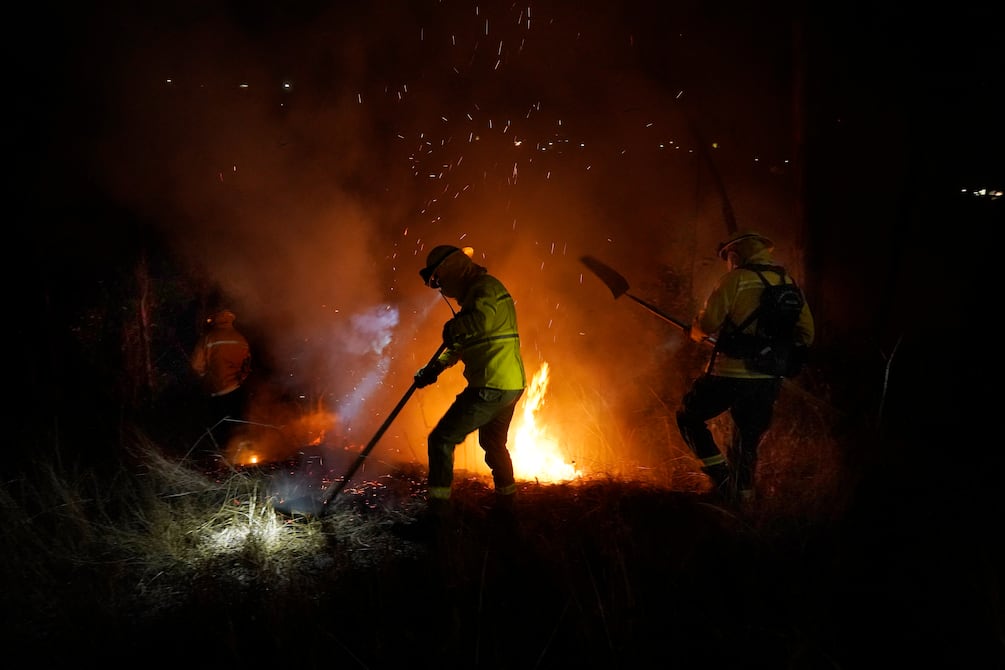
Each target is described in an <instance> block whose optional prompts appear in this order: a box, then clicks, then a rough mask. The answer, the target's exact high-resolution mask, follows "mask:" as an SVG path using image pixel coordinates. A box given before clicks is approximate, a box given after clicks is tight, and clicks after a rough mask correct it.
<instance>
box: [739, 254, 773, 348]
mask: <svg viewBox="0 0 1005 670" xmlns="http://www.w3.org/2000/svg"><path fill="white" fill-rule="evenodd" d="M740 267H742V268H743V269H745V270H750V271H752V272H754V273H755V274H757V276H758V277H760V278H761V283H762V284H764V286H765V287H768V286H771V282H769V281H768V280H767V278H766V277H765V276H764V275H763V274H761V271H762V270H772V271H774V272H777V273H778V274H779V275H781V277H782V283H783V284H784V283H785V268H782V267H779V266H776V265H742V266H740ZM760 314H761V306H760V305H758V306H757V308H756V309H755V310H754V311H753V312H751V313H750V315H749V316H748V317H747V318H746V319H744V320H743V323H741V324H740V325H739V326H737V327H736V328H734V329H733V332H734V333H742V332H743V329H744V328H746V327H747V326H749V325H750V324H752V323H753V322H754V319H756V318H757V317H758V316H760Z"/></svg>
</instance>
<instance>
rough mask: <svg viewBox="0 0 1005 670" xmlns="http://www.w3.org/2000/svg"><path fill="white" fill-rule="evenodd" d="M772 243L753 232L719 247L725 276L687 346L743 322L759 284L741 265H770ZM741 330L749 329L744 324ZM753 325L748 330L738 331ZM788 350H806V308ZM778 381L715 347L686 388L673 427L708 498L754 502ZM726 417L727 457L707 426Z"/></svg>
mask: <svg viewBox="0 0 1005 670" xmlns="http://www.w3.org/2000/svg"><path fill="white" fill-rule="evenodd" d="M773 248H774V243H773V242H772V241H771V240H770V239H769V238H767V237H764V236H763V235H760V234H758V233H756V232H738V233H735V234H734V235H732V236H730V238H729V239H727V240H726V241H725V242H723V243H722V244H720V245H719V249H718V253H719V257H720V258H721V259H722V260H723V261H725V262H726V267H727V272H726V274H724V275H723V276H722V277H721V278H720V279H719V281H718V283H717V285H716V286H715V288H714V289H713V290H712V292H711V293H710V294H709V296H708V298H707V299H706V301H705V303H704V305H703V306H702V308H701V310H699V312H698V314H697V315H696V316H695V319H694V321H693V323H692V324H691V327H690V336H691V339H693V340H695V341H696V342H701V341H703V340H707V339H710V338H712V339H720V338H722V336H723V335H724V333H726V332H727V330H726V329H728V328H731V327H735V326H737V325H741V324H744V323H745V322H747V319H748V317H749V316H750V315H751V314H752V313H753V312H754V310H756V309H757V307H758V305H759V304H760V297H761V291H762V289H763V283H762V281H761V279H760V277H758V275H757V273H756V272H754V271H753V270H751V269H747V268H744V267H742V266H750V265H757V266H777V263H775V261H774V260H773V258H772V254H771V252H772V250H773ZM762 274H763V275H764V276H765V277H766V278H767V281H768V282H769V283H771V284H777V283H778V282H779V281H780V280H781V278H780V277H779V276H778V275H777V273H772V272H771V271H770V270H769V271H765V272H763V273H762ZM748 323H749V322H748ZM755 326H756V322H755V323H749V325H748V326H747V328H746V329H745V331H746V330H749V329H752V328H754V327H755ZM793 336H794V340H795V344H796V345H799V346H802V347H809V346H810V345H811V344H812V343H813V337H814V326H813V316H812V314H811V312H810V308H809V307H808V306H807V305H806V303H805V302H804V303H803V306H802V309H801V310H800V312H799V316H798V320H797V322H796V324H795V328H794V334H793ZM781 384H782V378H781V377H779V376H776V375H770V374H764V373H762V372H757V371H755V370H753V369H751V368H750V366H749V365H748V364H747V362H746V361H745V360H744V359H743V358H738V357H735V356H730V355H729V354H727V353H726V352H724V351H719V350H718V348H716V350H715V351H714V353H713V355H712V358H711V360H710V361H709V364H708V367H707V368H706V370H705V373H704V374H703V375H701V376H700V377H699V378H698V379H696V380H695V381H694V383H693V384H692V386H691V388H690V389H689V390H688V392H687V393H686V394H685V396H684V398H683V401H682V403H681V406H680V408H679V409H678V411H677V425H678V427H679V429H680V433H681V436H682V437H683V438H684V442H685V443H686V444H687V446H688V447H689V448H690V449H691V451H692V452H694V454H695V456H697V457H698V459H699V460H700V461H701V464H702V471H703V472H704V473H705V474H706V475H707V476H708V477H709V478H710V479H711V480H712V483H713V485H714V486H715V487H716V491H717V492H718V493H720V494H722V496H723V497H724V498H726V499H727V500H730V501H734V500H735V501H738V502H741V503H742V502H748V501H750V500H752V499H753V497H754V471H755V468H756V466H757V451H758V447H759V446H760V443H761V438H762V437H763V436H764V433H765V432H767V430H768V428H769V427H770V425H771V419H772V415H773V413H774V405H775V401H776V400H777V399H778V393H779V391H780V389H781ZM726 411H729V413H730V416H731V418H732V420H733V424H734V427H735V430H736V435H735V439H734V441H733V443H732V445H731V446H730V448H729V449H727V453H725V454H724V453H723V452H722V451H720V449H719V447H718V446H716V444H715V440H714V439H713V437H712V433H711V432H710V431H709V429H708V425H707V424H708V422H709V421H710V420H712V419H713V418H715V417H717V416H719V415H721V414H722V413H723V412H726Z"/></svg>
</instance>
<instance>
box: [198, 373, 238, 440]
mask: <svg viewBox="0 0 1005 670" xmlns="http://www.w3.org/2000/svg"><path fill="white" fill-rule="evenodd" d="M247 403H248V391H247V388H246V387H244V386H240V387H238V388H237V389H236V390H234V391H231V392H230V393H227V394H225V395H219V396H210V397H209V398H208V399H207V402H206V416H205V419H204V422H205V424H206V429H207V430H210V431H211V433H212V435H213V441H214V442H215V443H216V444H215V445H214V446H215V447H217V448H219V449H225V448H226V447H227V443H228V442H229V441H230V439H231V438H232V437H234V436H235V435H236V434H237V433H239V432H240V429H241V425H242V422H243V421H244V414H245V409H246V408H245V406H246V405H247Z"/></svg>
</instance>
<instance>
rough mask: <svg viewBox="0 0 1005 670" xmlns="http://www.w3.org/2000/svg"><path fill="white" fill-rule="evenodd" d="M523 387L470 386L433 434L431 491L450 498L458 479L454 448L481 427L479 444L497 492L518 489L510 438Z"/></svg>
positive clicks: (430, 461)
mask: <svg viewBox="0 0 1005 670" xmlns="http://www.w3.org/2000/svg"><path fill="white" fill-rule="evenodd" d="M521 395H523V390H516V391H500V390H499V389H489V388H466V389H464V390H463V391H461V392H460V393H459V394H458V395H457V397H456V398H454V402H453V404H451V405H450V407H449V408H448V409H447V411H446V413H445V414H444V415H443V417H442V418H441V419H440V421H439V422H438V423H437V424H436V427H435V428H433V430H432V432H431V433H430V434H429V442H428V449H429V495H430V497H431V498H441V499H443V498H449V497H450V486H451V484H452V483H453V479H454V449H455V448H456V447H457V445H458V444H460V443H461V442H463V441H464V440H465V438H467V436H468V435H470V434H471V433H472V432H474V431H476V430H477V431H478V444H479V445H480V446H481V448H482V449H483V450H484V451H485V464H486V465H488V466H489V469H490V470H491V471H492V481H493V483H494V484H495V490H496V492H497V493H512V492H513V489H514V484H515V481H514V478H513V461H512V460H511V458H510V453H509V450H508V449H507V448H506V440H507V439H508V437H509V426H510V422H512V421H513V412H514V410H515V409H516V403H517V401H518V400H520V396H521Z"/></svg>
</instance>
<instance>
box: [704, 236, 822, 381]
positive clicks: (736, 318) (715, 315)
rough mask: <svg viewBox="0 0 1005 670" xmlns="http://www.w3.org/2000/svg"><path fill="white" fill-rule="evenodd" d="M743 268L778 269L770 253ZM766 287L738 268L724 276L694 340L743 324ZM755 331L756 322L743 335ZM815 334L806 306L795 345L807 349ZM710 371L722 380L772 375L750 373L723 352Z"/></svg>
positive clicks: (770, 276)
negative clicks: (772, 267) (768, 266)
mask: <svg viewBox="0 0 1005 670" xmlns="http://www.w3.org/2000/svg"><path fill="white" fill-rule="evenodd" d="M744 264H752V265H755V264H763V265H776V263H775V262H774V261H773V260H772V257H771V255H770V252H769V251H767V250H764V251H761V252H759V253H756V254H753V255H752V256H751V257H750V258H747V259H745V260H744ZM763 274H764V277H765V278H766V279H767V280H768V282H769V283H771V284H773V285H774V284H777V283H778V282H779V276H778V274H777V273H774V272H764V273H763ZM763 287H764V284H762V283H761V279H760V278H759V277H758V276H757V273H756V272H754V271H752V270H745V269H743V268H742V267H738V268H734V269H733V270H730V271H729V272H727V273H726V274H724V275H723V276H722V277H721V278H720V279H719V282H718V284H716V286H715V288H714V289H713V290H712V292H711V293H710V294H709V296H708V299H706V300H705V304H704V305H703V306H702V308H701V310H700V311H699V312H698V315H697V316H696V317H695V319H694V322H693V323H692V324H691V338H692V339H693V340H698V341H700V340H702V339H704V338H706V337H709V336H711V337H716V336H718V335H719V334H720V331H721V330H722V328H723V326H724V325H725V324H726V321H727V319H728V320H729V321H730V322H731V323H732V324H734V325H736V324H742V323H743V322H744V320H745V319H746V318H747V317H748V316H750V314H751V313H752V312H753V311H754V310H755V309H757V307H758V305H759V304H760V300H761V291H762V290H763ZM756 327H757V322H756V320H755V321H754V322H753V323H751V324H749V325H748V326H747V327H746V328H745V329H744V332H748V333H753V332H754V330H755V329H756ZM814 334H815V331H814V325H813V314H812V312H811V311H810V308H809V305H808V304H806V303H804V304H803V309H802V311H801V312H800V313H799V321H798V322H797V323H796V332H795V337H796V342H797V343H798V344H802V345H804V346H807V347H808V346H810V345H811V344H813V338H814ZM707 371H708V372H709V373H710V374H713V375H717V376H720V377H734V378H741V379H771V378H772V376H771V375H766V374H763V373H760V372H755V371H753V370H750V369H749V368H748V367H747V364H746V363H745V362H744V361H743V359H741V358H733V357H732V356H729V355H727V354H725V353H724V352H722V351H719V352H717V353H716V355H715V357H714V359H713V360H712V365H711V367H710V369H709V370H707Z"/></svg>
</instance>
